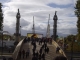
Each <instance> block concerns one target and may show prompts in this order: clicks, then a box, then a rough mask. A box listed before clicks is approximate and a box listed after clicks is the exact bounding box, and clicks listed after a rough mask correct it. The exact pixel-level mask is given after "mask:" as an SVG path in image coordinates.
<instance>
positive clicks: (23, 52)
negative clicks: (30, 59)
mask: <svg viewBox="0 0 80 60" xmlns="http://www.w3.org/2000/svg"><path fill="white" fill-rule="evenodd" d="M22 54H23V59H24V56H25V50H23V51H22Z"/></svg>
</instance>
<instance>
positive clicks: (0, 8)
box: [0, 3, 3, 31]
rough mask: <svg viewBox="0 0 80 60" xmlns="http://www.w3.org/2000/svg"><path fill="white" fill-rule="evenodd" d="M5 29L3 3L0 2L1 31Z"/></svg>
mask: <svg viewBox="0 0 80 60" xmlns="http://www.w3.org/2000/svg"><path fill="white" fill-rule="evenodd" d="M2 30H3V13H2V4H1V3H0V31H2Z"/></svg>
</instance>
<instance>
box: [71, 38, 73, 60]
mask: <svg viewBox="0 0 80 60" xmlns="http://www.w3.org/2000/svg"><path fill="white" fill-rule="evenodd" d="M71 60H73V37H72V43H71Z"/></svg>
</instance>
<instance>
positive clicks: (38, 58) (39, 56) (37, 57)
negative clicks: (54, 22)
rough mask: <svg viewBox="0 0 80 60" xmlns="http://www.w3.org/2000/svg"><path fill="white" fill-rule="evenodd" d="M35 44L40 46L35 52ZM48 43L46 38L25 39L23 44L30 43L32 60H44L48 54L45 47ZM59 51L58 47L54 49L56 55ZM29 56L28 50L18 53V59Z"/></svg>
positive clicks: (47, 49)
mask: <svg viewBox="0 0 80 60" xmlns="http://www.w3.org/2000/svg"><path fill="white" fill-rule="evenodd" d="M36 42H37V43H38V44H39V45H40V46H41V47H40V49H39V50H37V49H36V48H37V45H36ZM49 42H50V41H49V40H48V39H46V38H42V39H41V38H25V39H24V43H31V45H32V46H33V48H32V60H45V56H46V54H48V53H49V47H48V46H47V43H49ZM59 50H60V48H59V47H57V48H56V53H58V52H59ZM29 55H30V48H28V49H27V51H25V50H24V49H23V50H22V51H19V57H20V59H21V57H22V58H23V59H24V58H25V57H26V58H28V57H29Z"/></svg>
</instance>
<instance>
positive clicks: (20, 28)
mask: <svg viewBox="0 0 80 60" xmlns="http://www.w3.org/2000/svg"><path fill="white" fill-rule="evenodd" d="M20 36H21V26H20Z"/></svg>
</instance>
